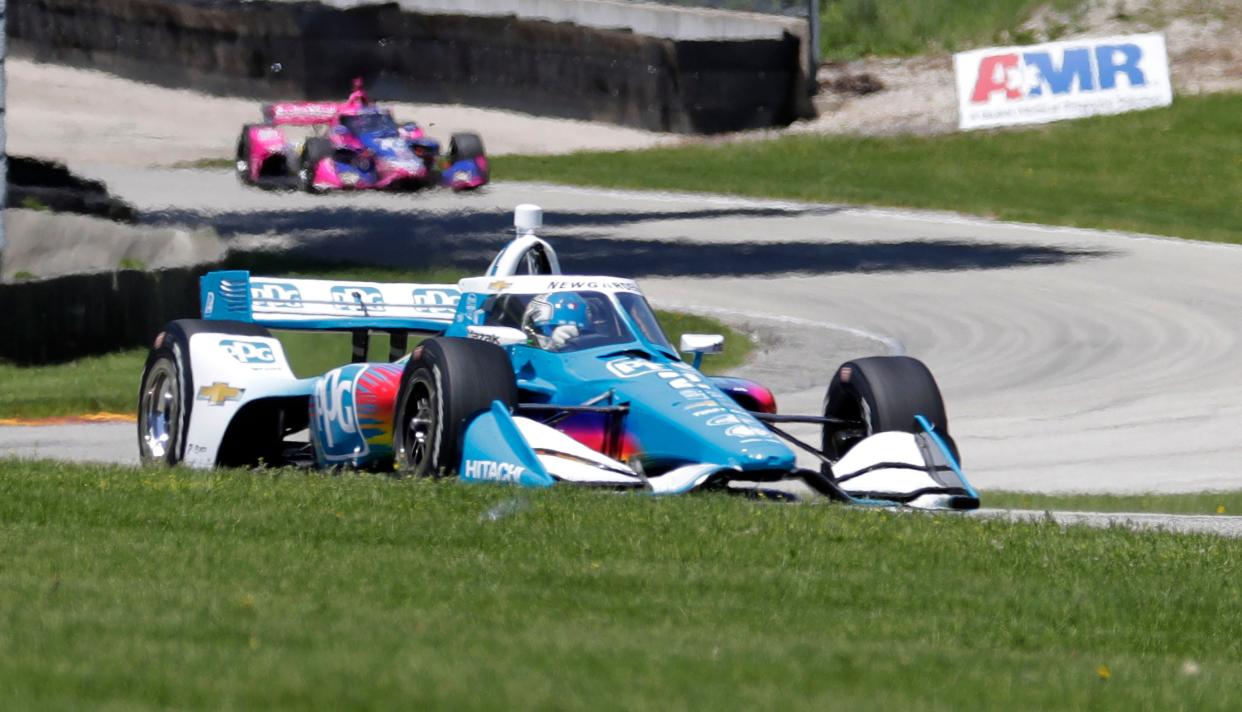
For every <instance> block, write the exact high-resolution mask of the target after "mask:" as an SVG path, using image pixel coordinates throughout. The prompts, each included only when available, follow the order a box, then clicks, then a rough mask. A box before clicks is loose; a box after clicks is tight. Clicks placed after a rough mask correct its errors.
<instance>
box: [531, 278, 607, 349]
mask: <svg viewBox="0 0 1242 712" xmlns="http://www.w3.org/2000/svg"><path fill="white" fill-rule="evenodd" d="M522 331H525V332H526V334H527V336H529V337H530V338H531V339H533V340H534V342H535V343H536V344H537V345H538V346H539V348H542V349H548V350H550V351H559V350H560V349H563V348H565V345H566V344H568V343H569V342H570V341H572V340H573V339H575V338H577V337H579V336H584V335H586V334H588V333H590V332H591V331H592V326H591V316H590V307H589V306H588V305H587V301H586V300H585V299H583V298H582V296H581V295H580V294H578V293H577V292H549V293H547V294H540V295H539V296H537V297H535V298H534V299H532V300H530V304H527V305H526V311H525V312H524V313H523V314H522Z"/></svg>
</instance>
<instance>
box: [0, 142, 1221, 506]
mask: <svg viewBox="0 0 1242 712" xmlns="http://www.w3.org/2000/svg"><path fill="white" fill-rule="evenodd" d="M75 168H77V169H79V170H80V171H81V172H84V173H86V174H87V175H90V176H92V177H98V178H102V179H104V180H106V181H107V182H108V184H109V187H110V188H111V189H112V190H113V191H114V192H115V193H117V194H119V195H120V196H121V197H122V198H124V199H126V200H129V201H130V202H132V203H134V204H135V205H136V206H137V207H138V208H139V209H140V210H142V211H143V212H144V214H145V215H146V218H145V219H146V220H147V221H148V222H152V223H165V224H166V223H172V224H185V225H201V224H210V225H212V226H213V227H215V229H216V230H217V231H218V232H219V233H220V234H221V235H222V236H223V237H224V238H225V239H226V240H228V241H230V244H231V245H232V246H234V247H236V248H241V249H274V250H281V251H292V252H295V253H302V254H306V255H308V256H314V257H317V258H329V259H344V260H349V261H353V262H373V263H377V264H386V265H407V266H424V265H428V264H440V265H454V266H459V267H462V268H464V269H467V270H482V269H483V268H484V267H485V266H486V265H487V263H488V261H489V260H490V259H491V257H492V256H493V255H494V254H495V252H496V250H497V249H498V248H499V247H500V246H501V245H503V244H504V242H505V241H506V240H507V238H508V235H509V232H510V226H511V220H512V217H511V216H512V213H511V211H512V208H513V206H514V205H516V204H518V203H523V202H533V203H537V204H539V205H542V206H543V207H544V209H545V211H546V215H545V228H544V230H543V235H544V236H545V237H547V238H548V239H550V240H551V241H552V242H553V244H554V246H555V247H556V248H557V250H558V252H559V254H560V256H561V262H562V265H563V266H564V267H565V270H566V272H573V273H578V274H612V275H624V276H634V277H636V278H638V279H639V280H640V281H641V283H642V285H643V287H644V290H645V291H646V292H647V293H648V295H649V297H650V298H651V300H652V301H653V302H654V303H656V304H657V305H659V306H665V307H677V308H682V309H686V310H690V311H700V312H703V313H708V314H712V315H715V316H718V317H720V318H722V319H724V320H725V321H728V322H731V323H736V324H739V325H741V326H743V327H744V328H747V329H749V330H751V331H752V332H754V333H755V334H756V336H757V338H758V339H759V341H760V348H759V351H758V358H757V359H756V362H755V363H754V364H752V365H751V366H750V367H748V368H747V369H745V370H744V371H743V373H742V374H741V375H747V376H751V377H755V378H757V379H758V380H761V381H764V382H766V383H768V384H769V385H771V386H773V387H774V389H775V390H776V391H777V394H778V402H779V403H780V406H781V410H782V412H812V413H813V412H816V410H817V408H818V407H819V403H820V400H821V398H822V397H823V391H824V387H825V385H826V383H827V382H828V379H829V378H830V376H831V374H832V373H833V371H834V369H835V368H836V367H837V366H838V365H839V364H840V363H841V362H842V361H844V360H846V359H848V358H850V357H856V356H865V355H873V354H884V353H907V354H910V355H913V356H917V357H918V358H920V359H922V360H923V361H925V362H926V363H927V364H928V366H929V367H930V368H931V370H932V372H933V373H934V374H935V375H936V377H937V379H938V381H939V383H940V386H941V389H942V391H943V392H944V394H945V399H946V402H947V404H948V409H949V416H950V420H951V430H952V433H953V435H954V437H955V438H956V439H957V442H958V444H959V446H960V448H961V450H962V453H963V456H964V459H965V465H966V467H967V472H968V475H969V476H970V478H971V480H972V482H973V483H974V484H975V485H976V486H977V487H980V488H983V489H989V488H992V489H1010V490H1026V491H1039V492H1111V493H1129V492H1148V491H1151V492H1179V491H1202V490H1211V489H1237V488H1242V468H1239V465H1238V464H1237V463H1239V462H1242V457H1240V456H1242V437H1240V436H1239V433H1240V432H1242V397H1240V396H1242V359H1239V358H1238V357H1237V353H1238V344H1239V340H1240V338H1242V320H1240V319H1239V314H1242V285H1240V284H1239V280H1238V279H1237V277H1236V275H1238V274H1242V248H1238V247H1234V246H1227V245H1214V244H1205V243H1194V242H1187V241H1180V240H1174V239H1161V238H1150V237H1141V236H1131V235H1122V234H1117V233H1104V232H1096V231H1088V230H1078V229H1061V228H1047V227H1041V226H1033V225H1020V224H1008V223H997V222H992V221H987V220H982V219H973V218H963V217H960V216H956V215H952V214H945V213H927V212H907V211H888V210H875V209H861V208H851V207H845V206H833V205H814V204H799V203H790V202H781V201H769V200H746V199H736V198H728V197H716V196H702V195H675V194H653V193H640V192H626V191H607V190H593V189H579V188H565V187H556V186H548V185H539V184H503V183H502V184H497V185H494V186H492V187H491V188H489V189H488V190H486V191H484V192H482V193H479V194H471V195H452V194H448V193H434V194H422V195H413V196H411V195H383V194H374V193H367V194H348V195H342V194H338V195H326V196H308V195H302V194H297V193H284V192H269V191H258V190H253V189H243V188H242V187H241V186H239V185H237V183H236V182H235V181H234V179H233V178H232V176H231V175H230V174H228V173H226V172H207V171H188V170H180V171H157V170H150V169H135V168H118V167H103V166H99V167H91V166H76V167H75ZM67 427H78V428H85V430H79V431H75V432H65V431H60V430H56V429H44V428H8V429H0V453H5V452H16V453H21V454H26V455H43V454H49V450H51V451H55V450H56V449H57V448H61V452H60V453H58V456H61V455H63V454H65V452H64V450H63V448H64V445H63V443H65V442H77V443H78V445H77V446H76V447H72V448H71V449H72V450H73V453H72V456H74V457H75V458H78V459H102V460H109V461H132V460H133V459H134V445H133V435H132V430H126V428H130V427H132V426H115V425H93V426H67ZM122 430H125V435H124V437H116V435H119V433H120V432H121V431H122ZM86 433H89V434H90V435H86ZM57 443H61V444H60V445H58V444H57Z"/></svg>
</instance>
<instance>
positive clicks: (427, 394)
mask: <svg viewBox="0 0 1242 712" xmlns="http://www.w3.org/2000/svg"><path fill="white" fill-rule="evenodd" d="M492 401H500V402H501V403H504V404H505V405H507V406H510V407H512V406H513V405H515V404H516V403H517V384H516V382H515V380H514V376H513V366H512V364H511V363H510V362H509V356H508V354H506V353H505V350H504V349H502V348H500V347H499V346H496V345H494V344H489V343H486V342H483V341H473V340H469V339H458V338H432V339H427V340H426V341H424V342H423V343H421V344H419V346H418V347H417V348H416V349H414V352H413V353H412V354H410V360H409V361H408V362H407V363H406V366H405V371H404V372H403V373H402V375H401V390H400V393H399V395H398V396H397V407H396V409H395V411H394V412H395V419H394V423H393V454H394V460H395V462H394V467H395V469H396V470H397V472H398V473H399V474H408V475H414V476H416V477H439V476H442V475H446V474H450V473H452V472H454V471H456V470H457V467H458V465H459V463H460V462H461V456H462V448H463V445H464V439H465V434H466V428H467V427H468V426H469V425H470V421H471V420H473V419H474V417H475V416H476V415H478V414H479V413H482V412H483V411H485V410H487V409H488V408H490V407H491V405H492Z"/></svg>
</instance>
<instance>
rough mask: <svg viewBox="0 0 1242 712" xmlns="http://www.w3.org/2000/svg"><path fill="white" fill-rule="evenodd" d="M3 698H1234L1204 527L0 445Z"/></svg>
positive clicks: (729, 701)
mask: <svg viewBox="0 0 1242 712" xmlns="http://www.w3.org/2000/svg"><path fill="white" fill-rule="evenodd" d="M0 550H2V553H3V557H4V560H5V566H4V567H0V615H2V616H3V620H4V625H3V626H0V651H3V655H0V691H2V693H0V694H2V695H3V697H4V699H5V700H6V705H7V706H9V707H10V708H12V709H53V708H61V709H81V708H108V709H148V708H178V709H194V708H212V709H219V708H221V707H236V708H240V709H276V708H293V709H339V708H341V707H350V708H384V707H393V706H396V707H403V708H410V709H427V708H462V707H466V708H471V709H511V708H514V707H518V708H546V707H555V708H583V707H592V708H610V709H614V708H628V709H634V708H655V707H658V708H661V709H685V708H697V709H704V708H727V709H745V708H771V707H780V708H782V709H793V708H801V709H825V708H832V709H884V710H888V709H1006V710H1008V709H1082V708H1093V709H1096V708H1098V709H1127V710H1128V709H1229V708H1232V706H1233V705H1234V704H1235V702H1236V698H1237V694H1238V692H1239V682H1238V681H1239V680H1242V619H1240V618H1239V617H1238V616H1237V615H1236V610H1235V609H1236V602H1237V600H1238V596H1239V595H1240V591H1239V583H1238V581H1239V579H1238V576H1237V566H1238V562H1239V555H1240V554H1242V548H1240V545H1239V544H1238V543H1237V542H1235V541H1230V540H1224V539H1218V538H1213V537H1209V536H1185V535H1182V536H1174V535H1168V534H1158V533H1148V534H1133V533H1130V532H1127V531H1123V530H1091V529H1085V528H1068V529H1067V528H1061V527H1058V526H1055V525H1051V524H1010V523H1004V522H997V521H979V520H972V519H964V518H961V517H956V516H921V515H893V514H890V513H883V512H874V511H851V510H847V509H843V508H841V507H831V506H783V505H763V504H758V503H754V502H748V501H741V500H737V499H734V498H728V497H725V496H710V495H708V496H693V497H680V498H670V499H652V498H649V497H643V496H618V495H615V494H608V493H601V492H593V491H583V490H574V489H555V490H549V491H541V492H530V491H517V490H513V489H509V488H505V487H500V486H467V485H460V484H456V483H451V482H428V481H408V480H406V481H395V480H391V479H388V478H385V477H381V476H368V475H342V476H324V475H316V474H302V473H287V472H273V473H268V474H252V473H248V472H237V471H219V472H213V473H199V472H186V471H176V470H174V471H168V470H128V469H124V468H109V467H84V466H73V465H61V464H50V463H23V462H16V461H4V462H0Z"/></svg>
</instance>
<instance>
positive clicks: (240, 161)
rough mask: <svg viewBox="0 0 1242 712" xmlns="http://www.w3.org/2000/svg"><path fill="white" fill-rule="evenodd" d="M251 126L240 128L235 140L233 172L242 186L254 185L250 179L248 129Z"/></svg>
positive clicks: (251, 125)
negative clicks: (235, 151)
mask: <svg viewBox="0 0 1242 712" xmlns="http://www.w3.org/2000/svg"><path fill="white" fill-rule="evenodd" d="M252 127H253V124H246V125H245V126H243V127H242V130H241V136H239V137H238V139H237V158H236V159H235V161H234V163H233V169H234V172H235V173H236V174H237V180H238V182H239V183H241V184H242V185H254V180H252V179H251V177H250V176H251V175H252V172H251V169H252V166H251V165H250V129H251V128H252Z"/></svg>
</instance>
